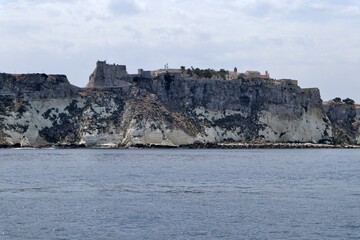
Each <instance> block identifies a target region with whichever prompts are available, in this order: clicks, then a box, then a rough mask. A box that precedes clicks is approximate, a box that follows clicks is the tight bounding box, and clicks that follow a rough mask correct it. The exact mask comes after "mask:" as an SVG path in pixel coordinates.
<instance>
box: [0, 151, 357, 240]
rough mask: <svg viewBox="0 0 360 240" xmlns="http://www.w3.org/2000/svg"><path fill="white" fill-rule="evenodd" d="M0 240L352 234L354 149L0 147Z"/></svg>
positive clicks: (354, 226)
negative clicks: (22, 148) (17, 148)
mask: <svg viewBox="0 0 360 240" xmlns="http://www.w3.org/2000/svg"><path fill="white" fill-rule="evenodd" d="M0 239H1V240H7V239H11V240H12V239H360V150H339V149H328V150H320V149H316V150H309V149H307V150H300V149H292V150H291V149H290V150H215V149H211V150H181V149H179V150H178V149H176V150H172V149H143V150H141V149H139V150H136V149H132V150H0Z"/></svg>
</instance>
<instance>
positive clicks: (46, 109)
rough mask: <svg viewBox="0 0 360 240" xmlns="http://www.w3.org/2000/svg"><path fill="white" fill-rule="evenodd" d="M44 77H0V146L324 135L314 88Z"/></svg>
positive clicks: (327, 129) (319, 138) (328, 131)
mask: <svg viewBox="0 0 360 240" xmlns="http://www.w3.org/2000/svg"><path fill="white" fill-rule="evenodd" d="M46 76H47V75H46ZM46 76H43V75H29V76H26V75H25V76H23V77H22V78H21V79H22V80H19V77H17V75H9V74H7V75H0V80H1V81H0V86H1V89H0V98H1V99H0V100H1V101H0V144H8V145H12V144H19V143H20V144H21V145H23V146H41V145H48V144H85V145H86V146H103V147H117V146H134V145H137V144H156V145H167V146H178V145H183V144H193V143H199V142H203V143H205V142H224V141H231V142H234V141H270V142H326V141H331V140H332V126H331V124H330V121H329V120H328V118H327V116H326V114H325V112H324V110H323V107H322V101H321V99H320V94H319V91H318V90H317V89H308V90H303V89H301V88H299V87H298V86H296V85H292V84H273V83H272V82H271V81H268V80H262V79H252V80H249V79H238V80H231V81H229V80H228V81H225V80H210V79H184V78H181V77H180V76H177V75H174V76H170V75H168V74H163V75H160V76H157V77H156V78H141V77H136V78H135V77H134V78H128V79H127V80H126V84H125V85H124V86H121V87H116V88H91V89H79V88H76V87H74V86H72V85H70V83H69V82H68V81H67V79H66V77H62V76H47V77H46ZM4 79H5V80H4ZM29 79H30V80H29ZM29 82H31V84H30V83H29ZM34 86H37V87H34Z"/></svg>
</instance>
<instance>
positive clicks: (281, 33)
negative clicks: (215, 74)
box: [0, 0, 360, 102]
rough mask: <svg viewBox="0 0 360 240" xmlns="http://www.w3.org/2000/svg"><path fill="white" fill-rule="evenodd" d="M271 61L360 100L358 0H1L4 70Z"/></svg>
mask: <svg viewBox="0 0 360 240" xmlns="http://www.w3.org/2000/svg"><path fill="white" fill-rule="evenodd" d="M97 60H107V62H108V63H117V64H125V65H127V67H128V72H130V73H136V72H137V69H138V68H144V69H147V70H150V69H157V68H162V67H163V66H164V65H165V64H166V63H168V64H169V67H174V68H178V67H180V66H181V65H185V66H186V67H190V66H194V67H200V68H214V69H220V68H225V69H229V70H230V69H233V68H234V67H235V66H236V67H237V68H238V70H239V71H242V72H244V71H246V70H259V71H262V72H264V71H265V70H268V71H269V72H270V75H271V77H273V78H293V79H297V80H299V83H300V86H301V87H304V88H305V87H319V88H320V91H321V94H322V98H323V100H328V99H331V98H334V97H337V96H339V97H342V98H345V97H350V98H352V99H354V100H356V101H357V102H360V93H359V91H360V1H359V0H292V1H290V0H101V1H98V0H28V1H25V0H0V72H10V73H14V72H15V73H29V72H46V73H63V74H66V75H67V76H68V78H69V80H70V82H71V83H73V84H75V85H77V86H84V85H85V84H86V83H87V81H88V77H89V75H90V73H91V72H92V71H93V69H94V67H95V63H96V61H97Z"/></svg>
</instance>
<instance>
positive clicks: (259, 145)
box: [0, 142, 360, 149]
mask: <svg viewBox="0 0 360 240" xmlns="http://www.w3.org/2000/svg"><path fill="white" fill-rule="evenodd" d="M134 148H135V149H151V148H153V149H360V145H334V144H320V143H280V142H276V143H246V142H232V143H195V144H187V145H179V146H171V145H156V144H136V145H133V146H117V147H109V146H93V147H88V146H86V145H84V144H54V145H44V146H20V145H19V144H14V145H5V144H0V149H134Z"/></svg>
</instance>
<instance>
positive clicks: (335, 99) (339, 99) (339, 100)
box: [333, 97, 341, 103]
mask: <svg viewBox="0 0 360 240" xmlns="http://www.w3.org/2000/svg"><path fill="white" fill-rule="evenodd" d="M333 101H334V102H336V103H340V102H341V98H339V97H336V98H334V99H333Z"/></svg>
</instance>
